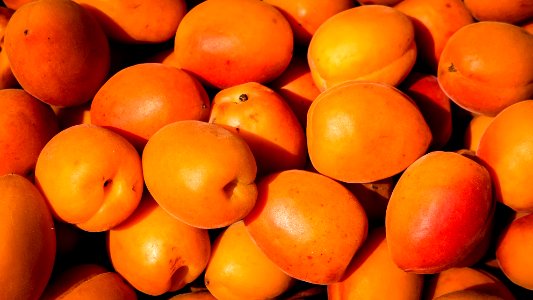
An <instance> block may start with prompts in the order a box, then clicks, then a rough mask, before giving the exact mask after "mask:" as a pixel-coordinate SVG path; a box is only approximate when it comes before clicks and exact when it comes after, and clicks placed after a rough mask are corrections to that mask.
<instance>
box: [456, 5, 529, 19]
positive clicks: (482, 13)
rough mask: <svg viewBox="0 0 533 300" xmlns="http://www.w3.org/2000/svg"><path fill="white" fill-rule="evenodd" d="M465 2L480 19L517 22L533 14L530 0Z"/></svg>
mask: <svg viewBox="0 0 533 300" xmlns="http://www.w3.org/2000/svg"><path fill="white" fill-rule="evenodd" d="M464 3H465V6H466V7H467V8H468V10H469V11H470V12H471V13H472V15H474V17H475V18H476V19H477V20H478V21H499V22H505V23H511V24H517V23H520V22H522V21H526V20H527V19H530V18H531V16H532V15H533V3H531V1H528V0H512V1H506V0H493V1H490V2H487V1H483V0H464Z"/></svg>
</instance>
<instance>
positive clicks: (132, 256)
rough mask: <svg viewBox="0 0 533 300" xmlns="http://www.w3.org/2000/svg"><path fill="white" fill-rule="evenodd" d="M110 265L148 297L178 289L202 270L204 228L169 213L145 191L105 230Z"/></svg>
mask: <svg viewBox="0 0 533 300" xmlns="http://www.w3.org/2000/svg"><path fill="white" fill-rule="evenodd" d="M107 239H108V242H107V245H108V253H109V258H110V260H111V263H112V264H113V268H114V269H115V270H116V271H117V272H118V273H119V274H120V275H122V276H123V277H124V278H125V279H126V280H127V281H128V282H129V283H130V284H131V285H132V286H133V287H135V288H136V289H137V290H139V291H141V292H143V293H145V294H148V295H152V296H156V295H162V294H164V293H166V292H173V291H177V290H179V289H181V288H182V287H184V286H185V285H186V284H188V283H190V282H192V281H193V280H195V279H196V278H197V277H198V276H200V274H201V273H202V272H203V271H204V269H205V267H206V265H207V261H208V260H209V255H210V251H211V244H210V241H209V235H208V233H207V231H206V230H204V229H199V228H195V227H192V226H189V225H187V224H185V223H183V222H181V221H180V220H178V219H176V218H174V217H173V216H171V215H169V214H168V213H167V212H166V211H165V210H163V209H162V208H161V207H160V206H159V205H158V204H157V203H156V202H155V201H154V199H153V198H152V197H151V195H149V194H148V193H146V194H145V196H144V197H143V199H142V202H141V204H140V205H139V207H138V209H137V210H135V212H134V213H133V214H132V215H131V216H130V217H129V218H128V219H127V220H126V221H124V222H123V223H121V224H120V225H118V226H116V227H114V228H112V229H111V230H109V233H108V236H107Z"/></svg>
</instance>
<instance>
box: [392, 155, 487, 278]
mask: <svg viewBox="0 0 533 300" xmlns="http://www.w3.org/2000/svg"><path fill="white" fill-rule="evenodd" d="M491 193H492V189H491V178H490V175H489V173H488V171H487V170H486V169H485V168H484V167H483V166H482V165H480V164H479V163H477V162H475V161H473V160H472V159H470V158H467V157H465V156H463V155H461V154H457V153H454V152H445V151H434V152H430V153H428V154H426V155H424V156H422V157H421V158H419V159H418V160H416V161H415V162H414V163H412V164H411V165H410V166H409V167H408V168H407V169H406V170H405V171H404V172H403V173H402V175H401V176H400V178H399V180H398V182H397V183H396V186H395V187H394V190H393V192H392V195H391V197H390V199H389V204H388V206H387V211H386V215H385V228H386V235H387V241H388V243H389V244H388V245H389V250H390V252H391V256H392V259H393V260H394V262H395V263H396V264H397V265H398V267H400V268H401V269H403V270H405V271H408V272H415V273H424V274H433V273H438V272H441V271H443V270H446V269H448V268H451V267H458V266H463V265H462V264H465V263H468V264H470V263H471V260H472V255H474V256H476V251H478V250H479V249H478V247H479V246H480V245H481V244H482V242H483V241H484V240H485V239H486V237H487V234H488V233H489V232H490V228H491V227H490V224H491V222H492V219H493V215H494V209H495V201H494V200H493V198H492V194H491ZM435 249H438V251H436V250H435Z"/></svg>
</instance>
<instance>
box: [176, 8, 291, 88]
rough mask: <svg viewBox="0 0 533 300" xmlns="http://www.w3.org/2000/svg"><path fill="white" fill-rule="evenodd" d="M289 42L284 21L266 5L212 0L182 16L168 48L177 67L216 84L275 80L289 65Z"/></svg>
mask: <svg viewBox="0 0 533 300" xmlns="http://www.w3.org/2000/svg"><path fill="white" fill-rule="evenodd" d="M293 44H294V42H293V33H292V30H291V26H290V25H289V22H288V21H287V19H286V18H285V17H284V16H283V14H281V12H280V11H279V10H278V9H276V8H275V7H273V6H272V5H270V4H268V3H266V2H263V1H257V0H212V1H204V2H202V3H200V4H198V5H196V6H195V7H193V8H192V9H190V10H189V12H188V13H187V14H186V15H185V16H184V17H183V19H182V20H181V23H180V25H179V26H178V30H177V31H176V37H175V40H174V53H175V56H176V60H177V62H178V65H179V66H180V67H181V68H183V69H184V70H186V71H188V72H191V73H193V74H194V75H195V76H197V77H198V78H199V79H200V80H201V81H202V82H203V83H206V84H207V85H209V86H214V87H216V88H220V89H222V88H228V87H231V86H233V85H237V84H242V83H246V82H250V81H255V82H258V83H266V82H269V81H271V80H273V79H275V78H276V77H277V76H279V75H280V74H281V73H282V72H283V71H284V70H285V69H286V68H287V66H288V65H289V63H290V60H291V57H292V51H293Z"/></svg>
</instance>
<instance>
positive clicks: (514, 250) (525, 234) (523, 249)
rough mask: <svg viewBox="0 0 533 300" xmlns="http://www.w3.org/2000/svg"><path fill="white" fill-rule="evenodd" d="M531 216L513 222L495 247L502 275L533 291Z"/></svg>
mask: <svg viewBox="0 0 533 300" xmlns="http://www.w3.org/2000/svg"><path fill="white" fill-rule="evenodd" d="M532 237H533V215H531V214H528V215H524V216H522V217H520V218H517V219H516V220H513V221H512V222H511V223H510V224H509V225H508V226H507V227H506V229H505V230H504V232H503V233H502V234H501V236H500V237H499V240H498V244H497V246H496V259H497V261H498V265H499V266H500V268H501V270H502V271H503V273H504V274H505V275H506V276H507V278H509V279H510V280H511V281H512V282H513V283H515V284H517V285H519V286H521V287H523V288H526V289H529V290H533V280H532V278H533V276H532V270H533V268H532V267H533V259H531V249H533V243H532V241H533V239H532Z"/></svg>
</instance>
